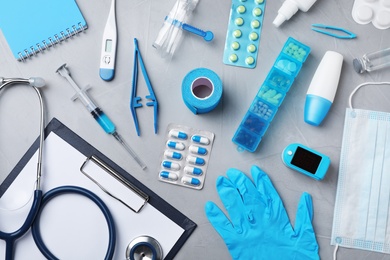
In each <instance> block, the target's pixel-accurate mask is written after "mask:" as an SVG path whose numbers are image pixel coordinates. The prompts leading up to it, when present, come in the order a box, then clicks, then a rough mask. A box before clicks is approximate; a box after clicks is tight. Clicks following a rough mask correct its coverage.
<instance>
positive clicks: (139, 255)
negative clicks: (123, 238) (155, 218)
mask: <svg viewBox="0 0 390 260" xmlns="http://www.w3.org/2000/svg"><path fill="white" fill-rule="evenodd" d="M162 258H163V253H162V248H161V245H160V244H159V243H158V241H157V240H156V239H154V238H153V237H150V236H139V237H137V238H135V239H134V240H133V241H131V242H130V244H129V245H128V246H127V249H126V259H127V260H148V259H150V260H161V259H162Z"/></svg>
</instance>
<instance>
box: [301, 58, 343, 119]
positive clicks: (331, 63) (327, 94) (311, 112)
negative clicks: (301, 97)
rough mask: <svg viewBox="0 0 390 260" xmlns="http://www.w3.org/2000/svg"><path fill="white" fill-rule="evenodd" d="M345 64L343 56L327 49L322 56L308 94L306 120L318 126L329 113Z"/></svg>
mask: <svg viewBox="0 0 390 260" xmlns="http://www.w3.org/2000/svg"><path fill="white" fill-rule="evenodd" d="M342 65H343V56H342V55H341V54H340V53H338V52H335V51H327V52H326V53H325V55H324V57H323V58H322V60H321V62H320V64H319V65H318V68H317V70H316V72H315V73H314V76H313V79H312V81H311V83H310V86H309V89H308V90H307V94H306V101H305V111H304V120H305V122H306V123H308V124H310V125H315V126H318V125H320V124H321V122H322V120H323V119H324V118H325V117H326V115H327V114H328V111H329V109H330V107H331V106H332V104H333V100H334V97H335V96H336V91H337V87H338V85H339V79H340V74H341V68H342Z"/></svg>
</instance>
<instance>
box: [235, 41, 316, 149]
mask: <svg viewBox="0 0 390 260" xmlns="http://www.w3.org/2000/svg"><path fill="white" fill-rule="evenodd" d="M309 53H310V48H309V47H308V46H306V45H304V44H302V43H300V42H299V41H297V40H295V39H293V38H291V37H290V38H288V39H287V41H286V43H285V44H284V46H283V49H282V51H281V52H280V54H279V56H278V57H277V59H276V61H275V63H274V65H273V66H272V68H271V71H270V72H269V73H268V75H267V77H266V79H265V81H264V82H263V84H262V85H261V86H260V89H259V91H258V92H257V95H256V97H255V98H254V100H253V102H252V104H251V105H250V107H249V109H248V111H247V113H246V114H245V116H244V118H243V120H242V121H241V124H240V126H239V127H238V129H237V131H236V133H235V134H234V136H233V139H232V141H233V142H234V143H235V144H237V145H238V150H239V151H243V150H247V151H249V152H254V151H255V150H256V149H257V147H258V145H259V143H260V141H261V139H262V138H263V136H264V134H265V133H266V131H267V129H268V127H269V125H270V123H271V122H272V120H273V119H274V117H275V115H276V113H277V111H278V109H279V107H280V105H281V104H282V103H283V100H284V99H285V97H286V95H287V93H288V91H289V90H290V88H291V86H292V84H293V82H294V79H295V77H296V76H297V75H298V73H299V71H300V70H301V68H302V65H303V63H304V62H305V60H306V58H307V57H308V55H309Z"/></svg>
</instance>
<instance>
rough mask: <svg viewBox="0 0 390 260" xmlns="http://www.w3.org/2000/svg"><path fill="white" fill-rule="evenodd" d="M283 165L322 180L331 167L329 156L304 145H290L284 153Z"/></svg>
mask: <svg viewBox="0 0 390 260" xmlns="http://www.w3.org/2000/svg"><path fill="white" fill-rule="evenodd" d="M282 160H283V163H284V164H285V165H286V166H287V167H289V168H291V169H293V170H296V171H298V172H300V173H303V174H305V175H307V176H309V177H311V178H313V179H316V180H322V179H323V178H324V177H325V174H326V171H327V170H328V168H329V165H330V159H329V157H328V156H326V155H324V154H321V153H319V152H317V151H314V150H313V149H310V148H309V147H306V146H304V145H302V144H297V143H294V144H290V145H288V146H287V147H286V148H285V149H284V151H283V153H282Z"/></svg>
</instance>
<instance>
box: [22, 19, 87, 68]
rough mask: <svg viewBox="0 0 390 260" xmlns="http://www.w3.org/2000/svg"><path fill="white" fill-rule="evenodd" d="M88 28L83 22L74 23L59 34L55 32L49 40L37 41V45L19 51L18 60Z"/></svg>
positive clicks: (35, 53)
mask: <svg viewBox="0 0 390 260" xmlns="http://www.w3.org/2000/svg"><path fill="white" fill-rule="evenodd" d="M86 28H87V27H84V26H83V25H82V23H78V24H77V26H76V25H73V26H72V28H67V29H66V30H65V31H61V32H59V34H55V35H54V36H53V37H49V38H48V39H47V40H42V42H38V43H36V44H35V46H34V45H33V46H30V48H29V49H25V50H23V51H21V52H19V53H18V55H19V59H18V60H19V61H25V60H26V59H27V58H29V57H31V56H33V55H34V56H36V55H37V53H38V52H43V51H45V50H47V49H49V48H50V47H53V46H54V45H57V44H59V43H61V42H62V41H64V40H66V39H69V38H72V37H73V36H75V35H76V34H79V33H81V32H83V31H85V29H86Z"/></svg>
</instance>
